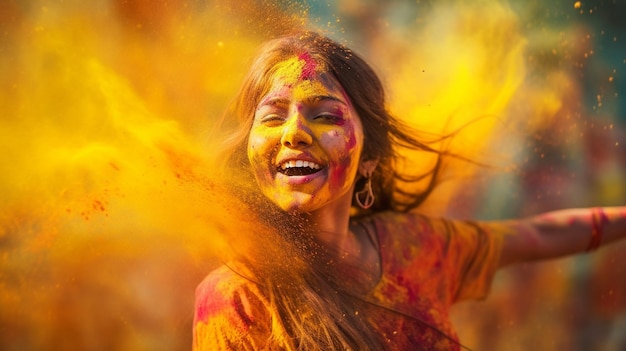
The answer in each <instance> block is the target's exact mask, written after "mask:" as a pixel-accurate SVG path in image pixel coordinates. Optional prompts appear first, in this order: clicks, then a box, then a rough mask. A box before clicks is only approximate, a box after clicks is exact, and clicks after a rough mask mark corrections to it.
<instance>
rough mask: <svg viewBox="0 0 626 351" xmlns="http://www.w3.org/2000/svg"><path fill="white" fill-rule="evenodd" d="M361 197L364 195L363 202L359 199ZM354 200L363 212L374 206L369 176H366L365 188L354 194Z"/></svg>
mask: <svg viewBox="0 0 626 351" xmlns="http://www.w3.org/2000/svg"><path fill="white" fill-rule="evenodd" d="M368 173H369V172H368ZM363 195H365V200H363V201H361V197H362V196H363ZM354 199H355V200H356V203H357V204H359V206H360V207H361V208H362V209H364V210H367V209H368V208H370V207H372V205H373V204H374V200H375V199H376V197H375V196H374V191H372V177H371V175H370V174H368V175H367V182H366V183H365V188H364V189H363V190H361V191H357V192H355V193H354Z"/></svg>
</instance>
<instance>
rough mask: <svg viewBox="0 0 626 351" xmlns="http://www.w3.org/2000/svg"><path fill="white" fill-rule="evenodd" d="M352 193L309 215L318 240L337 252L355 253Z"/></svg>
mask: <svg viewBox="0 0 626 351" xmlns="http://www.w3.org/2000/svg"><path fill="white" fill-rule="evenodd" d="M351 199H352V198H351V192H349V193H348V194H347V196H344V197H343V198H341V199H338V201H335V202H334V203H331V204H328V205H326V206H324V207H322V208H320V209H318V210H316V211H314V212H312V213H309V214H307V216H308V217H309V219H310V221H311V223H312V224H313V225H314V229H315V233H316V236H317V238H318V239H319V240H320V241H321V242H322V243H324V244H325V245H327V246H328V247H329V248H332V249H335V250H337V252H341V253H345V252H348V253H350V252H354V251H355V250H357V249H358V248H357V245H356V244H357V243H356V242H355V238H354V235H353V233H352V232H351V231H350V205H351Z"/></svg>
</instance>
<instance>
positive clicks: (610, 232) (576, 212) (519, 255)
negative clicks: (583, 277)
mask: <svg viewBox="0 0 626 351" xmlns="http://www.w3.org/2000/svg"><path fill="white" fill-rule="evenodd" d="M494 225H496V226H500V225H502V226H504V227H505V228H501V229H504V231H505V232H506V233H507V235H505V237H504V243H503V247H502V254H501V257H500V267H503V266H506V265H509V264H512V263H518V262H526V261H533V260H542V259H549V258H556V257H561V256H566V255H571V254H577V253H584V252H586V251H592V250H593V249H595V248H597V247H598V246H600V245H606V244H608V243H611V242H614V241H616V240H619V239H623V238H626V206H624V207H597V208H584V209H570V210H559V211H553V212H547V213H544V214H541V215H537V216H534V217H530V218H526V219H522V220H516V221H507V222H501V223H499V224H494Z"/></svg>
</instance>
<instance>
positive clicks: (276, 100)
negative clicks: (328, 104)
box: [258, 95, 347, 107]
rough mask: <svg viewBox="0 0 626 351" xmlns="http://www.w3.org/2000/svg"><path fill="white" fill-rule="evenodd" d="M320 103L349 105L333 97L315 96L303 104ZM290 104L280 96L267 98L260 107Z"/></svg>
mask: <svg viewBox="0 0 626 351" xmlns="http://www.w3.org/2000/svg"><path fill="white" fill-rule="evenodd" d="M320 101H335V102H338V103H340V104H343V105H347V103H346V102H345V101H343V100H342V99H340V98H338V97H336V96H332V95H314V96H310V97H307V98H306V99H305V100H303V101H302V102H304V103H309V104H310V103H316V102H320ZM289 102H290V101H289V99H286V98H283V97H279V96H274V97H267V98H265V99H263V100H261V102H260V103H259V105H258V106H259V107H261V106H277V105H288V104H289Z"/></svg>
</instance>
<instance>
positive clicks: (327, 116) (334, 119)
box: [313, 113, 343, 124]
mask: <svg viewBox="0 0 626 351" xmlns="http://www.w3.org/2000/svg"><path fill="white" fill-rule="evenodd" d="M313 120H316V121H323V122H328V123H332V124H342V123H343V117H341V116H337V115H335V114H331V113H322V114H319V115H317V116H315V117H313Z"/></svg>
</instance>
